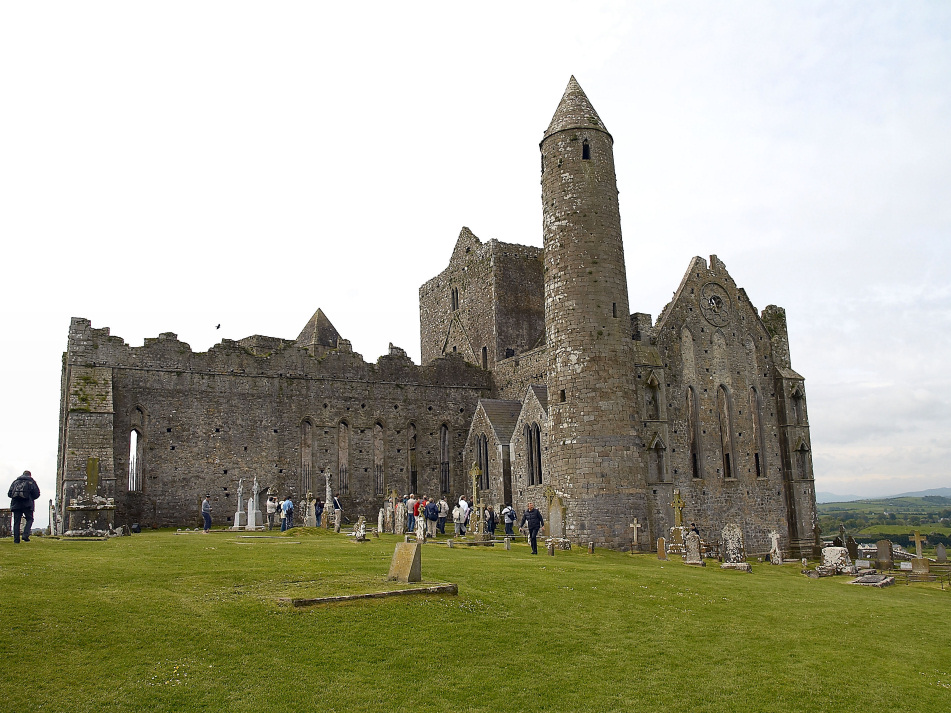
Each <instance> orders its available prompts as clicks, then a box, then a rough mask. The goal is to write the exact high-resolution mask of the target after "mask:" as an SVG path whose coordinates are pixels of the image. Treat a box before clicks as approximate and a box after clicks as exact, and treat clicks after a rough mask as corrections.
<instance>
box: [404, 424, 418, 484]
mask: <svg viewBox="0 0 951 713" xmlns="http://www.w3.org/2000/svg"><path fill="white" fill-rule="evenodd" d="M406 431H407V433H406V465H407V468H408V470H409V492H411V493H416V492H418V491H419V465H418V461H417V460H416V424H415V423H411V424H410V425H409V428H408V429H406Z"/></svg>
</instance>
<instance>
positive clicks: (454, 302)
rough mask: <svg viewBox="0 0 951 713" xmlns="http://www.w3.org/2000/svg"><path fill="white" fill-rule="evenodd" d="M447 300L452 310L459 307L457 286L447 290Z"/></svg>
mask: <svg viewBox="0 0 951 713" xmlns="http://www.w3.org/2000/svg"><path fill="white" fill-rule="evenodd" d="M449 301H450V306H451V308H452V311H453V312H455V311H456V310H457V309H459V288H458V287H453V288H452V289H451V290H450V292H449Z"/></svg>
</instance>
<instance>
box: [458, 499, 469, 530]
mask: <svg viewBox="0 0 951 713" xmlns="http://www.w3.org/2000/svg"><path fill="white" fill-rule="evenodd" d="M459 513H460V515H461V518H462V519H461V520H460V522H461V523H462V534H463V535H465V534H466V526H467V525H468V524H469V503H467V502H466V496H465V495H460V496H459Z"/></svg>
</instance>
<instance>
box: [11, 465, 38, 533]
mask: <svg viewBox="0 0 951 713" xmlns="http://www.w3.org/2000/svg"><path fill="white" fill-rule="evenodd" d="M7 497H8V498H10V510H11V511H13V542H14V543H15V544H19V542H20V521H21V520H23V541H24V542H29V541H30V533H31V532H33V509H34V501H35V500H36V499H37V498H38V497H40V486H39V485H37V484H36V481H35V480H33V474H32V473H30V471H28V470H24V471H23V474H22V475H21V476H19V477H18V478H16V479H15V480H14V481H13V482H12V483H10V489H9V490H7Z"/></svg>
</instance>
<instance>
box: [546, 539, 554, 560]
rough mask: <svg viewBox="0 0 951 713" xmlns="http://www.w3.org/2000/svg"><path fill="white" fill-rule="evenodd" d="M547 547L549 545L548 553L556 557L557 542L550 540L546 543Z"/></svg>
mask: <svg viewBox="0 0 951 713" xmlns="http://www.w3.org/2000/svg"><path fill="white" fill-rule="evenodd" d="M546 547H547V549H548V554H549V555H551V556H552V557H554V556H555V543H554V541H553V540H548V543H547V544H546Z"/></svg>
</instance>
